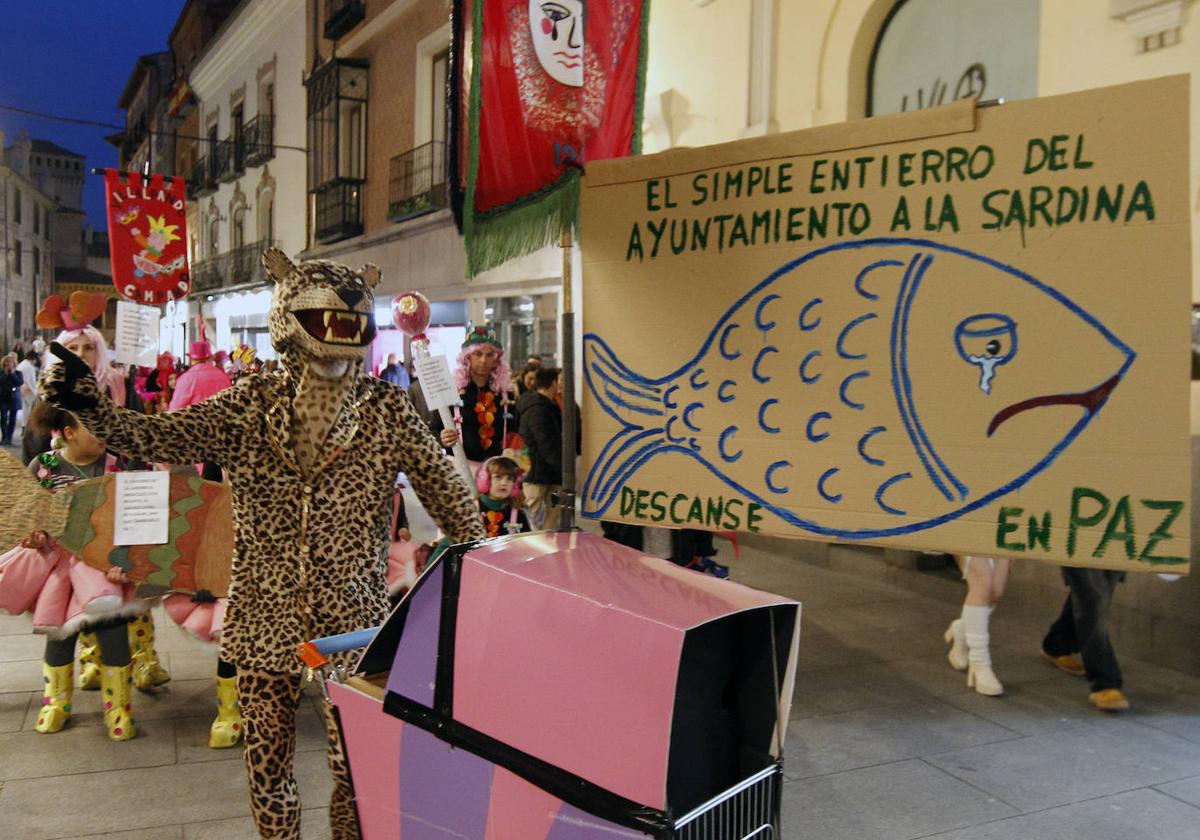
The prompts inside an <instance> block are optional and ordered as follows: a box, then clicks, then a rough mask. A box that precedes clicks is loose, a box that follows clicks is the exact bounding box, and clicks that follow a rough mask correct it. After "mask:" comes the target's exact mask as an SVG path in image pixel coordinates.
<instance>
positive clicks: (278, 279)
mask: <svg viewBox="0 0 1200 840" xmlns="http://www.w3.org/2000/svg"><path fill="white" fill-rule="evenodd" d="M262 261H263V266H264V267H265V268H266V269H267V272H268V273H269V274H270V275H271V277H272V278H273V279H274V280H275V294H274V295H273V296H272V299H271V310H270V313H269V315H268V317H267V323H268V325H269V327H270V331H271V342H272V343H273V344H274V345H275V350H276V351H277V352H278V353H279V354H280V355H281V356H282V357H283V359H284V363H285V365H287V366H288V367H292V368H296V367H300V368H303V367H306V366H307V364H308V363H309V362H311V361H314V360H315V361H323V362H334V361H349V362H352V363H353V362H359V363H361V362H362V360H363V356H364V355H365V353H366V348H367V347H368V346H369V345H370V343H371V341H372V340H373V339H374V338H375V333H376V327H375V295H374V293H373V292H372V289H374V288H375V287H376V286H378V285H379V280H380V273H379V269H378V267H376V266H374V265H371V264H369V263H368V264H367V265H365V266H363V267H362V268H361V269H359V270H358V271H354V270H353V269H350V268H348V267H347V266H344V265H341V264H339V263H335V262H329V261H328V260H310V261H307V262H302V263H300V264H299V265H296V264H295V263H293V262H292V261H291V260H290V259H288V257H287V255H286V254H284V253H283V251H280V250H279V249H278V248H271V249H269V250H267V251H266V252H264V253H263V257H262Z"/></svg>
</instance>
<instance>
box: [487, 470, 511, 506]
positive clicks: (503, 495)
mask: <svg viewBox="0 0 1200 840" xmlns="http://www.w3.org/2000/svg"><path fill="white" fill-rule="evenodd" d="M512 489H513V477H512V476H511V475H497V474H496V473H492V485H491V489H489V490H488V496H489V498H492V499H495V500H496V501H498V502H500V501H503V500H505V499H507V498H508V497H509V496H511V495H512Z"/></svg>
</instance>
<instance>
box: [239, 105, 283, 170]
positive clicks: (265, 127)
mask: <svg viewBox="0 0 1200 840" xmlns="http://www.w3.org/2000/svg"><path fill="white" fill-rule="evenodd" d="M242 143H243V145H244V146H245V149H246V166H261V165H262V164H264V163H266V162H267V161H269V160H270V159H271V158H273V157H275V119H274V117H272V116H271V115H270V114H259V115H258V116H257V117H255V118H254V119H252V120H250V122H248V123H246V127H245V128H244V129H242Z"/></svg>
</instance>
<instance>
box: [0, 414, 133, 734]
mask: <svg viewBox="0 0 1200 840" xmlns="http://www.w3.org/2000/svg"><path fill="white" fill-rule="evenodd" d="M32 414H33V416H32V417H31V419H30V424H31V425H34V426H36V427H38V428H40V429H42V430H43V431H45V432H47V433H49V432H53V433H54V435H55V436H56V437H58V439H59V440H60V441H63V442H64V443H63V445H62V446H61V447H60V448H57V449H54V450H50V451H48V452H43V453H42V454H40V455H38V456H37V457H36V458H34V459H33V460H32V461H31V462H30V464H29V471H30V472H31V473H33V475H34V477H35V478H36V479H37V480H38V482H39V483H40V484H41V485H42V486H43V487H45V488H46V489H48V490H58V489H61V488H62V487H65V486H67V485H69V484H74V483H75V482H77V481H84V480H86V479H89V478H95V477H97V476H101V475H104V474H105V473H106V472H114V471H116V470H117V463H116V458H115V457H113V456H111V455H108V454H106V452H105V447H104V443H103V441H100V440H98V439H97V438H96V437H95V436H94V435H92V434H91V433H89V432H88V431H87V430H86V429H84V428H83V427H82V426H81V425H80V424H79V421H78V420H77V419H76V418H75V417H74V415H72V414H71V412H69V411H64V410H62V409H60V408H56V407H54V406H52V405H50V404H49V403H46V402H40V403H38V405H37V407H36V408H35V409H34V410H33V412H32ZM151 603H152V602H150V601H146V600H142V599H138V598H135V597H134V594H133V587H132V586H131V585H129V583H128V577H127V576H126V575H125V572H124V571H123V570H122V569H121V568H120V567H119V566H115V565H114V566H112V567H111V568H110V569H109V571H108V573H107V574H105V573H104V572H101V571H99V570H98V569H93V568H92V567H91V566H89V565H87V564H86V563H84V562H82V561H81V560H79V559H78V558H77V557H75V556H74V555H73V554H71V553H70V552H68V551H66V550H65V549H64V548H62V547H61V546H60V545H58V544H57V543H56V542H55V541H54V539H53V538H52V537H50V535H49V534H47V533H46V532H45V531H34V532H33V533H31V534H30V535H29V536H28V537H26V538H25V539H24V540H22V541H21V544H20V545H18V546H17V547H15V548H13V549H11V550H10V551H7V552H5V553H4V554H3V555H0V610H3V611H4V612H8V613H11V614H14V615H19V614H22V613H26V612H28V613H30V614H31V616H32V618H33V626H34V631H35V632H37V633H41V634H43V635H45V636H46V651H45V656H44V658H43V661H42V681H43V696H42V702H41V708H40V710H39V711H38V716H37V721H36V723H34V727H33V728H34V730H35V731H37V732H40V733H43V734H50V733H54V732H59V731H61V730H62V728H63V727H64V726H66V724H67V721H68V720H69V719H70V717H71V698H72V695H73V693H74V689H75V684H74V683H75V680H74V676H75V643H76V640H77V639H78V638H79V637H80V631H82V630H87V631H89V635H90V636H91V639H92V641H91V642H90V643H86V644H85V648H86V647H87V646H88V645H90V646H91V647H92V648H93V649H94V650H93V651H92V658H91V659H90V660H89V661H87V662H84V663H83V668H82V670H81V673H80V680H81V685H80V687H81V688H89V687H92V686H90V685H85V684H83V683H82V681H83V680H85V679H90V677H88V675H87V672H88V669H89V668H92V669H95V672H96V673H95V679H96V682H97V685H96V686H95V687H96V688H100V689H102V690H103V692H104V698H105V702H104V724H105V728H106V729H107V732H108V737H109V738H111V739H112V740H114V741H127V740H129V739H130V738H133V737H134V735H136V734H137V733H136V729H135V728H134V722H133V715H132V709H131V702H132V701H131V697H130V688H131V684H132V677H133V668H134V660H133V655H132V654H131V651H130V629H129V627H128V623H129V620H130V619H131V618H132V617H133V616H137V615H141V614H144V613H146V612H147V610H148V609H149V608H150V606H151Z"/></svg>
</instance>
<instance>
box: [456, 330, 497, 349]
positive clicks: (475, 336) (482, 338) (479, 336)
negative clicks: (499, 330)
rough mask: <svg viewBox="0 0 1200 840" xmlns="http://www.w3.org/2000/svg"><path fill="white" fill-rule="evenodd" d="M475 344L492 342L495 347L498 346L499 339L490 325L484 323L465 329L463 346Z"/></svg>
mask: <svg viewBox="0 0 1200 840" xmlns="http://www.w3.org/2000/svg"><path fill="white" fill-rule="evenodd" d="M476 344H493V345H495V346H496V347H499V346H500V339H499V338H497V337H496V332H495V330H493V329H492V328H491V327H489V326H487V325H484V326H481V327H471V328H470V329H468V330H467V338H466V340H465V341H464V342H463V343H462V346H463V348H464V349H465V348H467V347H473V346H474V345H476Z"/></svg>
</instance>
